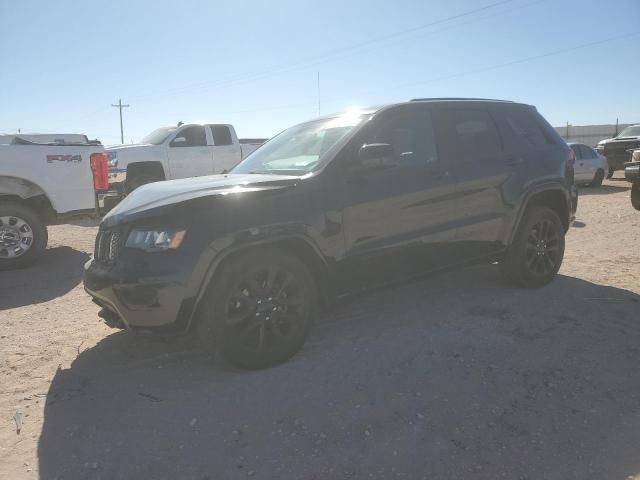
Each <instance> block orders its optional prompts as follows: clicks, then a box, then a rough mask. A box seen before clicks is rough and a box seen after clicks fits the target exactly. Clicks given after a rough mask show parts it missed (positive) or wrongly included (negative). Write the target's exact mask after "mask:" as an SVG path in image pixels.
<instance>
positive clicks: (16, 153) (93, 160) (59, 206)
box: [0, 136, 115, 270]
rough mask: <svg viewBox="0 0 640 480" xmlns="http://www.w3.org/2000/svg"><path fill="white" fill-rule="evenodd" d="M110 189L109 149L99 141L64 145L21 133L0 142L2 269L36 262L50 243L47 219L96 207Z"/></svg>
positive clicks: (53, 220)
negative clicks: (48, 241)
mask: <svg viewBox="0 0 640 480" xmlns="http://www.w3.org/2000/svg"><path fill="white" fill-rule="evenodd" d="M83 137H84V136H83ZM84 138H86V137H84ZM111 195H115V192H109V178H108V159H107V155H106V154H105V153H104V147H103V146H102V145H101V144H100V143H99V142H97V141H91V142H87V143H74V144H72V145H69V144H67V145H63V144H56V143H34V142H29V141H27V140H25V139H23V138H21V137H19V136H17V137H15V138H14V139H13V140H12V143H11V144H10V145H0V270H6V269H10V268H21V267H24V266H26V265H29V264H31V263H33V262H34V261H35V260H36V259H37V258H38V257H39V256H40V255H41V254H42V253H43V251H44V249H45V247H46V246H47V238H48V237H47V228H46V226H47V225H50V224H54V223H60V222H61V221H62V220H63V219H64V218H65V217H68V216H72V215H76V214H87V213H96V211H97V210H99V206H100V204H101V203H102V202H103V201H104V200H105V198H106V196H111Z"/></svg>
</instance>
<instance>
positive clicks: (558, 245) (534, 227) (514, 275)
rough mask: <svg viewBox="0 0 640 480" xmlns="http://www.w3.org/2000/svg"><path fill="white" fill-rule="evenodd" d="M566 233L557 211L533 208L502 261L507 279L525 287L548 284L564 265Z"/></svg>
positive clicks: (526, 215) (524, 219)
mask: <svg viewBox="0 0 640 480" xmlns="http://www.w3.org/2000/svg"><path fill="white" fill-rule="evenodd" d="M564 236H565V231H564V227H563V226H562V222H561V221H560V217H559V216H558V214H557V213H556V212H555V211H553V210H551V209H550V208H547V207H538V206H536V207H532V208H530V209H529V210H528V211H527V213H526V214H525V217H524V218H523V219H522V222H521V224H520V227H519V228H518V231H517V233H516V235H515V238H514V240H513V243H512V244H511V245H510V246H509V249H508V251H507V253H506V254H505V257H504V259H503V260H502V262H501V269H502V272H503V274H504V276H505V277H506V279H507V280H508V281H509V282H512V283H514V284H516V285H520V286H522V287H542V286H544V285H546V284H548V283H549V282H550V281H551V280H553V278H554V277H555V276H556V274H557V273H558V270H559V269H560V266H561V265H562V259H563V257H564Z"/></svg>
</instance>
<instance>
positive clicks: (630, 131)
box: [616, 125, 640, 138]
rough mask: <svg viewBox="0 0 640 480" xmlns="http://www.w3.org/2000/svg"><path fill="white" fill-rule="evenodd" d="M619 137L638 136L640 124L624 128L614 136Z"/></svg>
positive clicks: (639, 134)
mask: <svg viewBox="0 0 640 480" xmlns="http://www.w3.org/2000/svg"><path fill="white" fill-rule="evenodd" d="M620 137H640V125H634V126H633V127H627V128H625V129H624V130H622V131H621V132H620V135H618V136H617V137H616V138H620Z"/></svg>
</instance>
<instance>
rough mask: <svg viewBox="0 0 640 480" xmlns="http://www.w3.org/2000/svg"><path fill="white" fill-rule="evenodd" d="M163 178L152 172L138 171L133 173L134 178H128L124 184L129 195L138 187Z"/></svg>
mask: <svg viewBox="0 0 640 480" xmlns="http://www.w3.org/2000/svg"><path fill="white" fill-rule="evenodd" d="M160 180H161V179H160V178H157V177H156V176H155V175H153V174H152V173H138V174H136V175H133V176H132V178H127V180H126V181H125V185H124V190H125V192H126V194H127V195H129V194H130V193H131V192H133V191H134V190H135V189H136V188H139V187H141V186H142V185H146V184H147V183H154V182H159V181H160Z"/></svg>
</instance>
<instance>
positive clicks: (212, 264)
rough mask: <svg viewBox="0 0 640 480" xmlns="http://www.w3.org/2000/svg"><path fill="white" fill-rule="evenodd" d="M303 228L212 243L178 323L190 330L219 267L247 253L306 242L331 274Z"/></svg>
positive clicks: (249, 233) (253, 233)
mask: <svg viewBox="0 0 640 480" xmlns="http://www.w3.org/2000/svg"><path fill="white" fill-rule="evenodd" d="M305 230H306V228H305V227H303V226H293V225H283V226H278V227H269V228H268V229H260V228H256V229H251V230H249V231H246V232H242V233H240V234H235V235H228V236H224V237H221V238H218V239H216V240H215V241H213V242H212V243H211V244H210V245H209V246H208V248H206V249H205V250H204V251H203V252H202V254H201V255H200V258H199V259H198V261H197V263H196V265H195V268H194V270H193V273H192V275H191V278H190V280H189V283H188V285H187V290H186V291H187V296H186V298H185V300H184V301H183V307H182V308H181V312H180V314H179V318H178V323H179V324H181V326H182V327H183V328H184V329H185V330H188V329H189V328H190V327H191V324H192V321H193V317H194V315H195V313H196V311H197V309H198V305H199V304H200V302H201V300H202V298H203V296H204V294H205V293H206V291H207V288H208V286H209V284H210V282H211V279H212V278H213V277H214V275H215V274H216V272H217V271H218V269H219V268H220V265H221V264H222V263H223V262H224V261H225V260H226V259H228V258H230V257H231V256H233V255H236V254H238V253H240V252H242V251H244V250H249V249H253V248H261V247H267V246H279V245H283V244H287V243H289V242H303V244H304V245H305V246H306V248H307V249H308V251H309V252H312V255H314V256H315V260H316V261H317V262H318V264H319V265H320V266H321V268H322V269H323V274H326V272H327V271H328V265H327V260H326V258H325V257H324V255H323V254H322V252H321V249H320V248H319V246H318V245H317V243H316V242H315V241H314V240H313V238H312V237H311V236H310V235H309V233H308V232H306V231H305Z"/></svg>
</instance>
